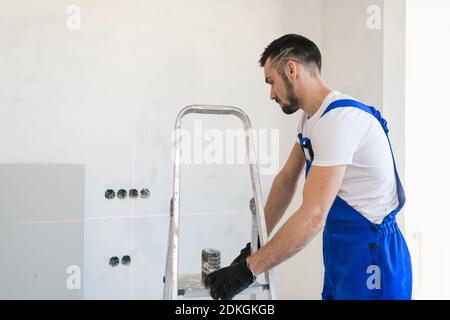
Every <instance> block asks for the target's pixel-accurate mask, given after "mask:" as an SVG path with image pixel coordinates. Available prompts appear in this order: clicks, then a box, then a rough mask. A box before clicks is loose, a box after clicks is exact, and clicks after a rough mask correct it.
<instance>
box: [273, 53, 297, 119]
mask: <svg viewBox="0 0 450 320" xmlns="http://www.w3.org/2000/svg"><path fill="white" fill-rule="evenodd" d="M271 64H272V62H271V59H267V61H266V63H265V65H264V76H265V78H266V83H267V84H269V85H270V99H271V100H275V101H276V102H277V103H278V104H279V105H280V107H281V109H282V110H283V112H284V113H286V114H291V113H294V112H296V111H297V110H298V109H299V108H300V103H299V100H298V98H297V97H296V96H295V93H294V86H293V84H292V82H291V81H290V80H289V78H288V76H287V75H286V73H285V72H284V70H283V72H282V74H281V75H279V74H278V72H277V71H276V70H275V68H274V67H272V66H271Z"/></svg>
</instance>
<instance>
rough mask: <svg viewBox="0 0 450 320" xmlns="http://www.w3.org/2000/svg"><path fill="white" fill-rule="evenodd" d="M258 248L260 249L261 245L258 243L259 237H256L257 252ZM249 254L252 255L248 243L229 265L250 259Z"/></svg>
mask: <svg viewBox="0 0 450 320" xmlns="http://www.w3.org/2000/svg"><path fill="white" fill-rule="evenodd" d="M259 248H261V244H260V243H259V236H258V250H259ZM251 254H252V250H251V245H250V242H249V243H247V245H246V246H245V248H244V249H242V250H241V253H240V254H239V255H238V256H237V257H236V259H234V260H233V262H231V264H230V265H233V264H236V263H239V262H241V261H243V260H245V259H247V258H248V257H250V255H251Z"/></svg>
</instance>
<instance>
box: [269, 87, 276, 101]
mask: <svg viewBox="0 0 450 320" xmlns="http://www.w3.org/2000/svg"><path fill="white" fill-rule="evenodd" d="M269 98H270V100H275V98H276V96H275V93H274V92H273V89H270V97H269Z"/></svg>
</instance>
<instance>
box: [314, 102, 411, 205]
mask: <svg viewBox="0 0 450 320" xmlns="http://www.w3.org/2000/svg"><path fill="white" fill-rule="evenodd" d="M342 107H354V108H358V109H360V110H362V111H365V112H367V113H369V114H371V115H373V116H374V117H375V118H376V119H377V120H378V122H379V123H380V124H381V126H382V127H383V130H384V132H385V133H386V137H387V139H388V142H389V148H390V149H391V155H392V161H393V162H394V171H395V179H396V182H397V194H398V202H399V204H398V207H397V212H398V211H400V209H401V208H402V207H403V205H404V204H405V201H406V196H405V190H404V189H403V186H402V183H401V181H400V177H399V176H398V172H397V166H396V165H395V158H394V152H393V151H392V146H391V141H390V140H389V135H388V132H389V129H388V127H387V121H386V120H385V119H384V118H383V117H382V116H381V113H380V111H378V110H377V109H375V108H374V107H372V106H367V105H365V104H363V103H361V102H359V101H356V100H352V99H342V100H336V101H334V102H332V103H331V104H330V105H329V106H328V107H327V108H326V109H325V111H324V112H323V113H322V115H321V116H320V117H321V118H322V117H323V116H324V115H325V114H327V113H328V112H330V111H331V110H333V109H336V108H342Z"/></svg>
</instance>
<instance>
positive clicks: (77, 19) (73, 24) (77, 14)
mask: <svg viewBox="0 0 450 320" xmlns="http://www.w3.org/2000/svg"><path fill="white" fill-rule="evenodd" d="M66 12H67V19H66V26H67V29H69V30H80V29H81V8H80V7H79V6H77V5H70V6H68V7H67V11H66Z"/></svg>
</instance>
